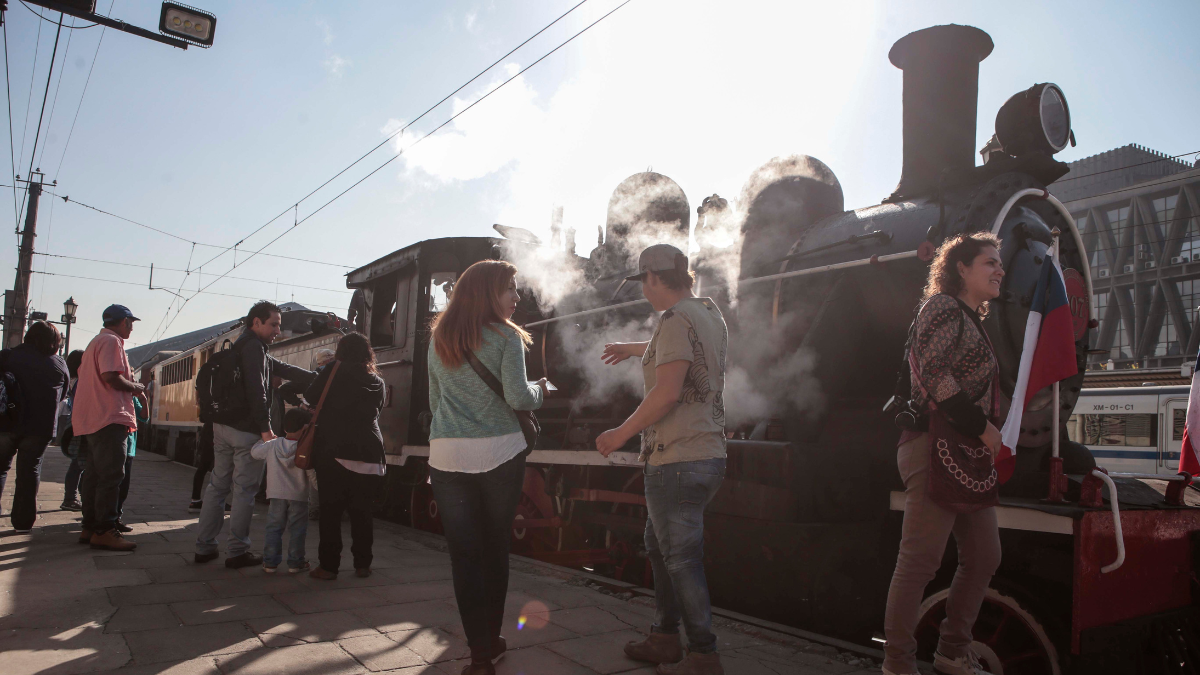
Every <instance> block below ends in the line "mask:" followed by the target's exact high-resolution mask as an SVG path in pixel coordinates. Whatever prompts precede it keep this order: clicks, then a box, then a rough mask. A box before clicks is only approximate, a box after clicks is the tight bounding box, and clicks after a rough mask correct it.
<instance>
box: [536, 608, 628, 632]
mask: <svg viewBox="0 0 1200 675" xmlns="http://www.w3.org/2000/svg"><path fill="white" fill-rule="evenodd" d="M547 618H548V619H549V620H550V622H551V623H555V624H558V625H559V626H562V627H563V628H566V629H567V630H570V631H572V632H574V633H578V634H579V635H595V634H597V633H611V632H613V631H618V630H629V624H627V623H625V622H624V621H621V620H620V619H618V618H617V617H615V616H613V615H612V614H610V613H608V612H606V611H604V610H603V609H600V608H599V607H577V608H575V609H560V610H557V611H553V612H550V613H549V614H548V615H547Z"/></svg>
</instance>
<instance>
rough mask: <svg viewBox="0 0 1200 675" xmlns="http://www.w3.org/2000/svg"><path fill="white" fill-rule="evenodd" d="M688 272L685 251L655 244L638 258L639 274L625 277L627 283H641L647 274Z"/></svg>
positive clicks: (667, 245) (668, 245)
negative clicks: (673, 271)
mask: <svg viewBox="0 0 1200 675" xmlns="http://www.w3.org/2000/svg"><path fill="white" fill-rule="evenodd" d="M670 270H675V271H677V272H687V271H688V258H687V256H686V255H684V254H683V251H680V250H679V249H677V248H675V247H674V246H672V245H670V244H655V245H653V246H651V247H649V248H647V249H646V250H644V251H642V255H640V256H638V271H637V274H634V275H631V276H627V277H625V281H641V280H642V279H645V278H646V272H668V271H670Z"/></svg>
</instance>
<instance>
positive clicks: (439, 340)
mask: <svg viewBox="0 0 1200 675" xmlns="http://www.w3.org/2000/svg"><path fill="white" fill-rule="evenodd" d="M516 274H517V268H516V267H514V266H513V265H511V264H509V263H507V262H503V261H499V260H484V261H481V262H477V263H475V264H474V265H471V266H470V267H469V268H467V271H465V272H463V274H462V276H461V277H460V278H459V279H458V283H457V284H456V285H455V287H454V292H453V293H452V294H451V296H450V303H449V304H448V305H447V307H446V310H445V311H444V312H442V313H441V314H440V315H438V316H437V317H435V318H434V320H433V324H432V330H433V337H432V340H430V344H429V407H430V410H431V411H432V412H433V422H432V424H431V425H430V432H429V474H430V482H431V483H432V485H433V495H434V498H435V499H436V500H437V503H438V508H439V510H440V512H441V516H442V525H443V527H444V528H445V531H446V542H447V544H448V545H449V548H450V562H451V566H452V568H453V575H454V597H455V598H456V599H457V601H458V613H459V616H460V617H461V618H462V623H463V631H464V632H465V633H466V636H467V643H468V644H469V645H470V647H471V663H469V664H467V666H466V667H464V668H463V670H462V672H463V674H464V675H491V674H492V673H495V669H494V667H493V666H492V660H493V659H495V658H496V657H498V656H499V655H500V654H502V653H503V652H504V650H505V649H506V647H507V645H506V644H505V642H504V638H502V637H501V636H500V629H501V626H502V624H503V619H504V598H505V596H506V595H507V594H508V548H509V540H510V538H511V536H512V535H511V531H512V524H513V517H514V516H515V515H516V509H517V501H518V499H520V496H521V488H522V486H523V485H524V482H525V454H526V453H525V450H526V449H527V443H526V440H525V435H524V434H523V433H522V430H521V424H520V422H519V421H518V419H517V414H516V413H515V412H514V410H536V409H537V408H540V407H541V406H542V400H543V397H544V396H545V391H546V380H545V379H544V378H543V379H542V380H540V381H538V382H537V383H536V384H529V382H528V381H527V380H526V379H525V349H526V348H527V346H528V345H529V344H530V342H531V340H530V337H529V334H528V333H526V332H525V331H524V330H522V329H521V328H520V327H519V326H517V325H516V324H514V323H513V322H512V315H513V312H515V311H516V309H517V301H518V300H520V295H519V294H518V293H517V286H516V281H515V279H516ZM471 355H474V356H475V357H476V358H477V359H478V361H479V362H480V364H481V365H482V366H483V367H484V368H486V369H487V371H488V372H489V373H491V375H492V376H494V377H495V378H497V379H499V380H500V383H501V385H502V388H503V392H504V396H503V398H501V397H500V396H499V395H498V394H496V392H494V391H493V390H492V389H491V388H490V387H489V386H488V384H487V383H486V382H484V380H483V378H481V377H480V374H479V373H477V372H476V371H475V369H474V368H473V367H472V364H471V363H470V358H471ZM528 449H529V450H532V448H528ZM321 486H322V490H323V489H324V483H322V484H321ZM322 499H324V495H323V494H322Z"/></svg>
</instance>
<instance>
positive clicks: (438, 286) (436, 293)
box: [429, 272, 458, 312]
mask: <svg viewBox="0 0 1200 675" xmlns="http://www.w3.org/2000/svg"><path fill="white" fill-rule="evenodd" d="M457 279H458V274H456V273H454V272H434V273H433V274H431V275H429V311H430V312H440V311H442V310H444V309H446V304H447V303H449V302H450V294H451V293H453V292H454V282H455V280H457Z"/></svg>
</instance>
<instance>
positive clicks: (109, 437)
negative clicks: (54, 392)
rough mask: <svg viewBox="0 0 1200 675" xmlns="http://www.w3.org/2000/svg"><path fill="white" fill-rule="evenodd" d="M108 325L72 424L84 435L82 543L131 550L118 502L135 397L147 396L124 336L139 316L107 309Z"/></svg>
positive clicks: (84, 370) (83, 368)
mask: <svg viewBox="0 0 1200 675" xmlns="http://www.w3.org/2000/svg"><path fill="white" fill-rule="evenodd" d="M103 319H104V329H103V330H101V331H100V334H99V335H97V336H96V337H94V338H92V341H91V342H90V343H88V346H87V349H85V350H84V352H83V362H82V363H81V364H80V365H79V384H78V386H77V387H76V389H75V405H74V407H73V409H72V411H71V426H72V428H73V429H74V431H75V435H76V436H79V437H85V438H84V440H85V441H86V444H85V448H86V453H87V462H86V465H87V468H86V469H85V470H84V472H83V486H82V489H81V492H82V493H83V531H82V532H80V534H79V543H81V544H83V543H90V544H91V545H92V548H99V549H107V550H110V551H132V550H133V549H135V548H137V544H135V543H133V542H131V541H129V540H128V539H125V538H124V537H122V536H121V532H120V531H119V530H118V529H117V517H118V516H117V502H118V501H119V499H120V491H121V481H123V480H124V479H125V443H126V441H127V440H128V438H129V434H130V433H131V432H133V431H136V430H137V413H136V411H135V410H134V406H133V397H134V396H138V397H142V398H143V400H144V397H145V395H144V393H143V392H144V391H145V389H146V388H145V386H143V385H142V384H141V383H139V382H135V381H134V380H133V371H132V370H131V369H130V367H129V359H128V358H126V356H125V340H128V339H129V335H130V333H132V332H133V322H134V321H137V320H138V318H137V317H136V316H134V315H133V312H130V311H129V308H128V307H125V306H124V305H110V306H109V307H108V308H107V309H105V310H104V314H103Z"/></svg>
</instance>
